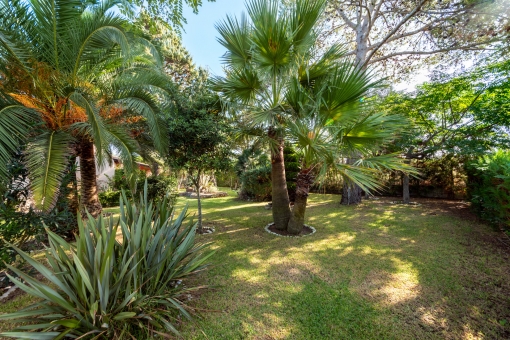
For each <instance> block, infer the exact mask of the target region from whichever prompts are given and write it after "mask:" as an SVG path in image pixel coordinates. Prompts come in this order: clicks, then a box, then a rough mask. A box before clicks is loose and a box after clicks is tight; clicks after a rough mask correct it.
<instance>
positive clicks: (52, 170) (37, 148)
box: [25, 131, 72, 212]
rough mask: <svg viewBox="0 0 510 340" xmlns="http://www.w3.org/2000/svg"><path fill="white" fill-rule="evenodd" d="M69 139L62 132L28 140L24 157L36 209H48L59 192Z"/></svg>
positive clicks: (67, 153) (68, 136)
mask: <svg viewBox="0 0 510 340" xmlns="http://www.w3.org/2000/svg"><path fill="white" fill-rule="evenodd" d="M71 141H72V137H71V136H70V135H69V134H67V133H65V132H63V131H50V132H45V133H42V134H40V135H38V136H36V137H35V138H34V139H32V140H30V142H29V143H28V145H27V148H26V153H25V158H26V167H27V169H28V172H29V178H30V187H31V189H32V192H33V195H34V201H35V204H36V207H37V208H39V209H41V210H42V211H44V212H47V211H49V210H51V209H52V208H53V206H54V204H55V202H56V200H57V197H58V193H59V191H60V183H61V182H62V178H63V177H64V175H65V171H66V169H67V164H68V161H69V160H68V156H69V154H70V148H69V145H70V143H71Z"/></svg>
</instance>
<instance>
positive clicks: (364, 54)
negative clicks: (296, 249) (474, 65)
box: [323, 0, 510, 204]
mask: <svg viewBox="0 0 510 340" xmlns="http://www.w3.org/2000/svg"><path fill="white" fill-rule="evenodd" d="M506 8H507V4H506V3H505V1H500V0H497V1H494V2H492V1H491V2H487V1H484V0H475V1H464V0H448V1H431V0H411V1H408V0H360V1H351V0H332V1H329V2H328V9H327V11H326V13H325V19H326V20H327V22H328V23H327V24H326V26H327V28H326V29H325V31H324V32H323V38H324V40H325V41H326V45H328V43H327V41H328V40H329V41H330V42H333V43H335V44H336V43H344V44H345V45H346V46H348V48H349V52H347V55H351V56H353V57H354V58H355V60H356V63H357V64H358V65H360V66H361V67H367V66H369V65H374V66H375V67H378V69H379V70H380V71H381V72H386V73H389V74H391V73H397V74H398V73H402V71H405V72H409V71H410V70H412V69H415V68H416V67H417V66H422V65H423V63H424V62H425V61H427V62H437V61H439V60H441V61H443V62H444V61H445V57H449V58H450V59H449V60H450V61H451V60H453V61H458V60H461V59H462V58H461V55H465V54H467V53H471V54H473V53H476V52H479V51H483V50H487V49H494V48H501V47H503V46H505V45H508V41H510V40H509V34H508V33H509V32H510V30H509V28H510V23H509V16H508V13H507V11H506ZM424 57H428V58H427V59H425V60H424V59H423V58H424ZM445 64H447V65H451V63H450V62H448V63H445ZM355 159H356V157H353V158H351V159H350V161H351V162H354V161H355ZM351 196H353V197H352V198H351ZM351 200H353V201H352V203H359V202H361V188H359V187H357V186H356V185H354V184H353V183H350V182H349V181H346V182H345V183H344V187H343V195H342V203H343V204H350V203H351Z"/></svg>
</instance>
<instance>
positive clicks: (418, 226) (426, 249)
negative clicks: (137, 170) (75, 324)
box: [0, 188, 510, 339]
mask: <svg viewBox="0 0 510 340" xmlns="http://www.w3.org/2000/svg"><path fill="white" fill-rule="evenodd" d="M222 190H226V189H225V188H222ZM229 194H230V196H229V197H224V198H215V199H210V200H205V201H204V202H203V213H204V226H214V227H215V229H216V232H215V233H213V234H210V235H201V236H199V240H201V241H202V240H203V241H213V244H212V245H211V247H212V248H213V249H214V250H215V251H216V253H215V256H214V257H213V258H211V261H212V266H211V267H210V269H209V270H208V271H205V272H204V273H203V274H201V275H200V276H198V277H196V282H197V283H199V284H210V285H213V286H215V289H212V290H210V291H207V292H205V293H203V294H200V298H198V295H195V294H193V295H192V296H193V299H192V300H191V301H189V302H188V304H189V305H190V306H192V307H193V308H195V309H196V310H198V311H202V312H201V314H202V318H199V319H197V318H195V320H196V322H195V323H186V324H185V325H184V326H182V327H181V328H179V331H180V333H181V334H182V336H183V338H184V339H505V338H508V337H509V336H510V299H509V297H510V261H509V259H510V251H509V249H508V246H507V245H505V244H504V243H503V242H506V241H505V239H501V238H500V235H501V234H499V233H497V232H495V231H494V230H493V229H492V228H491V227H490V226H487V225H484V224H482V223H480V222H478V221H477V220H476V218H473V216H472V215H471V214H470V212H469V207H468V205H467V204H465V203H462V202H458V201H443V200H424V199H419V202H420V203H421V206H404V205H395V204H391V203H390V202H391V201H393V200H394V199H381V200H370V201H364V203H363V204H362V205H360V206H357V207H352V206H351V207H346V206H340V204H339V201H340V199H339V196H338V195H318V194H311V195H310V199H309V207H308V209H309V212H310V214H309V215H308V218H307V220H306V223H307V224H310V225H312V226H314V227H315V228H317V233H316V234H315V235H313V236H308V237H304V238H285V237H276V236H272V235H270V234H268V233H266V232H265V231H264V229H263V226H264V225H266V224H268V223H269V222H271V212H270V211H268V210H265V209H264V206H265V203H263V202H245V201H240V200H237V199H236V193H235V192H233V191H229ZM186 204H190V213H192V214H193V213H194V212H195V211H196V204H197V203H196V200H193V199H189V200H188V199H186V198H183V197H181V198H179V201H178V203H177V209H180V207H183V206H184V205H186ZM108 211H109V212H111V213H114V215H113V217H114V218H118V217H117V216H118V215H117V214H118V212H119V210H118V208H116V209H115V208H110V209H108ZM26 299H27V298H26V296H23V297H20V298H18V299H16V300H13V301H10V302H9V303H7V304H6V305H5V306H4V305H2V307H1V308H2V312H3V311H7V310H9V311H13V310H17V309H18V308H21V307H24V306H26V305H27V304H28V303H30V301H26ZM203 310H207V312H205V311H203ZM5 327H6V326H5V324H3V323H2V324H0V329H1V330H2V331H5V330H6V328H5Z"/></svg>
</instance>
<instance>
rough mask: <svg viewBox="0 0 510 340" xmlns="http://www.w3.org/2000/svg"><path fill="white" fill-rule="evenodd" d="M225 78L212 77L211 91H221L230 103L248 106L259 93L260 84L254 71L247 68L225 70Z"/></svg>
mask: <svg viewBox="0 0 510 340" xmlns="http://www.w3.org/2000/svg"><path fill="white" fill-rule="evenodd" d="M226 74H227V75H226V77H213V78H212V79H211V83H212V87H213V89H215V90H217V91H221V92H222V93H223V94H224V95H225V96H226V97H227V98H228V99H230V100H231V101H234V102H235V101H240V102H241V103H244V104H248V103H250V102H252V101H253V100H255V98H256V97H257V94H259V93H260V90H261V88H262V82H261V80H260V79H259V76H258V74H257V73H256V72H254V70H252V69H251V68H248V67H244V68H231V69H227V70H226Z"/></svg>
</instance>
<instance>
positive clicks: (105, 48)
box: [0, 0, 172, 215]
mask: <svg viewBox="0 0 510 340" xmlns="http://www.w3.org/2000/svg"><path fill="white" fill-rule="evenodd" d="M121 3H122V2H121V1H116V0H110V1H109V0H103V1H83V0H30V1H23V0H2V1H1V2H0V77H1V79H2V83H1V85H0V92H1V95H0V140H1V141H2V142H0V176H6V174H7V171H6V164H7V163H8V162H9V159H10V157H11V155H12V154H13V152H15V151H16V150H17V149H19V147H20V145H21V144H26V148H25V149H26V152H25V155H24V156H25V159H26V166H27V169H28V171H29V178H30V181H31V187H32V191H33V194H34V199H35V201H36V202H35V203H36V206H37V207H38V208H39V209H41V210H43V211H47V210H50V209H51V208H52V206H53V205H54V202H55V200H56V197H57V194H58V190H59V186H60V183H61V179H62V177H63V175H64V172H65V170H66V166H67V164H68V162H69V161H70V156H71V155H73V154H74V155H76V156H79V158H80V164H79V165H80V171H81V202H82V204H83V206H84V207H85V208H86V209H87V210H88V211H89V212H90V213H91V214H92V215H97V214H99V213H100V211H101V205H100V203H99V200H98V196H97V184H96V164H99V165H102V164H104V163H105V162H107V161H108V159H109V156H111V152H112V148H115V149H116V150H118V151H119V152H120V154H121V157H122V158H123V159H124V165H125V167H126V168H127V170H128V171H129V170H130V168H132V166H133V154H134V152H135V151H136V150H137V143H136V142H135V139H134V137H136V135H137V134H139V133H140V131H139V130H131V131H130V130H129V129H128V127H129V123H132V122H138V123H139V122H140V121H142V122H144V123H145V124H144V126H146V128H145V129H146V130H147V131H149V132H150V135H151V137H152V140H153V143H154V145H155V146H156V147H157V149H159V150H160V151H162V152H164V151H165V148H166V143H165V140H166V131H165V123H164V120H162V119H161V118H160V115H159V114H160V112H161V111H162V110H165V109H167V106H168V103H169V101H168V100H167V99H168V94H169V91H171V90H172V88H171V82H170V81H169V80H168V78H167V77H165V76H164V75H163V73H162V72H161V62H160V59H159V56H158V54H157V51H156V50H155V49H154V48H153V46H152V45H151V44H150V43H148V42H147V41H146V40H144V39H142V38H140V37H137V36H135V35H133V34H131V33H130V32H129V30H128V29H127V28H128V27H129V22H127V21H126V20H125V19H123V18H122V17H120V16H119V15H118V14H117V13H118V11H112V8H114V7H115V6H117V5H121Z"/></svg>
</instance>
